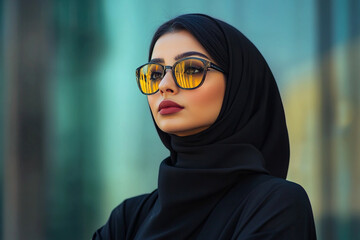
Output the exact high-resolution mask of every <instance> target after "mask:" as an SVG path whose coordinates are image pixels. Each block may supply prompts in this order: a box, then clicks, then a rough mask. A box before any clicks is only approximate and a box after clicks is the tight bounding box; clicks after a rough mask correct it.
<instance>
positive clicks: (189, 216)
mask: <svg viewBox="0 0 360 240" xmlns="http://www.w3.org/2000/svg"><path fill="white" fill-rule="evenodd" d="M165 25H167V26H170V30H171V28H173V29H172V30H174V29H175V30H178V29H186V30H188V31H189V32H190V33H192V34H193V35H194V36H195V38H197V40H198V41H199V42H200V43H201V44H202V45H203V46H204V48H205V49H206V50H207V52H208V53H209V54H210V56H211V57H212V58H213V59H214V60H215V61H216V63H217V64H219V65H220V66H221V67H223V68H224V69H226V90H225V96H224V100H223V106H222V109H221V111H220V114H219V116H218V118H217V120H216V121H215V123H214V124H213V125H212V126H210V127H209V128H208V129H206V130H204V131H203V132H200V133H198V134H195V135H191V136H186V137H178V136H175V135H170V134H167V133H165V132H163V131H161V130H160V129H159V128H158V127H157V126H156V128H157V131H158V134H159V136H160V138H161V140H162V142H163V143H164V145H165V146H166V147H167V148H168V149H169V150H170V153H171V155H170V157H169V158H167V159H165V160H164V161H163V162H162V163H161V165H160V170H159V179H158V191H157V193H158V198H157V200H156V201H155V203H154V205H153V206H152V208H151V211H150V213H149V215H148V216H147V217H146V219H145V220H144V222H143V223H142V225H141V227H140V229H139V231H138V233H137V235H136V238H135V239H177V236H179V235H181V236H192V235H194V234H195V232H196V231H197V229H198V228H199V226H200V225H201V223H202V222H204V221H205V220H206V218H207V216H208V214H209V213H210V212H211V209H213V208H214V207H215V206H216V205H217V204H218V203H219V202H221V199H222V198H223V196H224V194H225V193H226V192H227V191H229V189H231V188H232V187H233V186H234V185H236V184H237V183H238V182H239V181H241V179H242V177H243V176H244V175H246V174H249V173H251V174H253V173H259V174H270V175H273V176H276V177H280V178H286V174H287V169H288V163H289V140H288V133H287V128H286V123H285V116H284V110H283V106H282V102H281V98H280V94H279V91H278V88H277V85H276V82H275V80H274V77H273V75H272V73H271V70H270V69H269V67H268V65H267V63H266V61H265V60H264V58H263V57H262V55H261V54H260V52H259V51H258V50H257V48H256V47H255V46H254V45H253V44H252V43H251V42H250V41H249V40H248V39H247V38H246V37H245V36H244V35H243V34H242V33H241V32H239V31H238V30H237V29H235V28H234V27H232V26H230V25H229V24H227V23H225V22H223V21H220V20H217V19H214V18H212V17H209V16H207V15H203V14H186V15H182V16H179V17H177V18H175V19H173V20H170V21H169V22H167V23H165V24H164V25H163V26H165ZM163 26H162V27H160V28H159V30H158V32H157V33H156V34H155V36H154V39H153V42H152V44H151V47H150V56H149V58H150V57H151V54H152V50H153V46H154V44H155V42H156V40H157V39H158V38H159V37H161V35H162V34H164V33H165V32H166V31H167V32H168V31H169V27H166V28H167V29H166V28H164V27H163ZM164 29H165V30H166V31H164ZM209 38H211V39H212V40H211V41H209V40H206V39H209ZM214 41H215V44H214ZM205 81H206V80H205ZM189 91H191V90H189ZM209 107H211V106H209ZM155 125H156V124H155ZM245 185H246V183H245ZM226 207H227V206H225V208H226ZM228 207H230V206H228ZM228 210H230V208H229V209H228ZM224 212H226V209H224Z"/></svg>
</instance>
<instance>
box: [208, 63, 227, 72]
mask: <svg viewBox="0 0 360 240" xmlns="http://www.w3.org/2000/svg"><path fill="white" fill-rule="evenodd" d="M210 67H211V68H213V69H215V70H218V71H219V72H222V73H225V71H224V70H222V69H221V68H220V67H218V66H216V65H215V64H213V63H210Z"/></svg>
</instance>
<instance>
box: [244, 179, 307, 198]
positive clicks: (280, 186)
mask: <svg viewBox="0 0 360 240" xmlns="http://www.w3.org/2000/svg"><path fill="white" fill-rule="evenodd" d="M260 196H261V197H260ZM249 198H252V200H254V198H256V199H258V200H260V201H263V200H264V199H266V200H267V201H269V200H271V199H272V200H274V201H276V200H278V201H282V202H284V201H285V202H287V203H292V204H296V203H308V202H309V198H308V195H307V193H306V191H305V189H304V188H303V187H302V186H301V185H300V184H297V183H295V182H292V181H289V180H285V179H282V178H277V177H269V178H268V179H267V180H266V181H264V182H262V183H261V184H259V185H258V186H257V187H255V188H254V189H253V190H252V191H251V192H250V194H249Z"/></svg>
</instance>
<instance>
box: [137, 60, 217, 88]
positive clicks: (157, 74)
mask: <svg viewBox="0 0 360 240" xmlns="http://www.w3.org/2000/svg"><path fill="white" fill-rule="evenodd" d="M209 68H211V69H215V70H217V71H219V72H222V73H224V70H222V69H221V68H220V67H219V66H217V65H215V64H214V63H212V62H210V61H207V60H205V59H202V58H197V57H188V58H183V59H181V60H179V61H177V62H175V63H174V65H173V66H164V65H162V64H159V63H151V62H150V63H146V64H144V65H141V66H140V67H138V68H137V69H136V81H137V83H138V86H139V89H140V91H141V92H142V93H143V94H145V95H151V94H154V93H156V92H157V91H159V84H160V82H161V80H162V79H163V78H164V76H165V74H166V69H171V70H172V75H173V78H174V80H175V83H176V85H177V86H178V87H179V88H181V89H195V88H198V87H200V86H201V85H202V84H203V82H204V80H205V77H206V72H207V71H208V70H209Z"/></svg>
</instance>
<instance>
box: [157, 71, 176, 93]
mask: <svg viewBox="0 0 360 240" xmlns="http://www.w3.org/2000/svg"><path fill="white" fill-rule="evenodd" d="M169 78H170V79H169ZM168 81H170V82H168ZM169 83H170V84H174V85H176V83H175V79H174V76H173V68H172V66H164V75H163V77H162V79H161V81H160V83H159V88H161V86H163V85H164V84H166V85H168V84H169Z"/></svg>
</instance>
